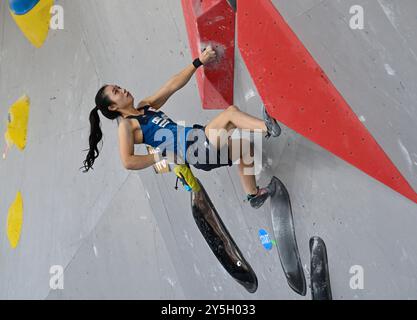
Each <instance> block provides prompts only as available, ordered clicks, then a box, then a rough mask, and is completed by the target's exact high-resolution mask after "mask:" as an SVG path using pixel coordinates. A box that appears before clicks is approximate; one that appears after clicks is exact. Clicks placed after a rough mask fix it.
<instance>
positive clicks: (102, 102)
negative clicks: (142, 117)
mask: <svg viewBox="0 0 417 320" xmlns="http://www.w3.org/2000/svg"><path fill="white" fill-rule="evenodd" d="M106 87H107V85H106V86H103V87H102V88H101V89H100V90H99V91H98V92H97V95H96V107H95V108H94V109H93V110H91V112H90V118H89V119H90V126H91V130H90V137H89V139H88V140H89V144H90V149H87V150H84V151H88V154H87V157H86V159H85V160H84V165H83V166H82V167H81V168H80V169H82V168H84V170H83V172H84V173H86V172H88V170H90V169H94V168H93V164H94V161H95V160H96V159H97V157H98V156H99V154H100V151H99V150H98V148H97V145H98V143H99V142H100V141H101V139H102V138H103V132H102V131H101V127H100V116H99V114H98V110H100V111H101V113H102V114H103V116H105V117H106V118H107V119H109V120H114V119H117V118H118V117H119V116H120V113H119V112H116V111H110V110H109V109H108V107H109V106H110V105H111V104H112V101H111V100H110V99H109V97H107V96H106V95H105V94H104V91H105V89H106Z"/></svg>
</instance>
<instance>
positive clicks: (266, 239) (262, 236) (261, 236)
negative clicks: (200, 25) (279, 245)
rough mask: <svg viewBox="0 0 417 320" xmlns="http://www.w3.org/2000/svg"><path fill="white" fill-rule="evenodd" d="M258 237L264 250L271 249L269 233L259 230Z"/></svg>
mask: <svg viewBox="0 0 417 320" xmlns="http://www.w3.org/2000/svg"><path fill="white" fill-rule="evenodd" d="M259 239H260V240H261V243H262V245H263V246H264V248H265V249H266V250H272V241H271V239H270V238H269V234H268V232H267V231H266V230H264V229H261V230H259Z"/></svg>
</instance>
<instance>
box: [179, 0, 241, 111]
mask: <svg viewBox="0 0 417 320" xmlns="http://www.w3.org/2000/svg"><path fill="white" fill-rule="evenodd" d="M182 7H183V11H184V17H185V22H186V26H187V32H188V38H189V43H190V47H191V53H192V56H193V59H195V58H197V57H198V56H199V55H200V53H201V51H202V49H204V48H205V47H207V46H208V45H211V46H212V47H213V49H215V51H216V52H217V56H218V61H215V62H213V63H210V64H209V65H207V66H204V67H202V68H200V69H199V70H198V71H197V74H196V76H197V83H198V88H199V91H200V97H201V101H202V105H203V108H204V109H226V108H227V107H228V106H230V105H232V104H233V88H234V63H235V12H234V11H233V9H232V7H231V6H230V5H229V4H228V2H227V1H226V0H182Z"/></svg>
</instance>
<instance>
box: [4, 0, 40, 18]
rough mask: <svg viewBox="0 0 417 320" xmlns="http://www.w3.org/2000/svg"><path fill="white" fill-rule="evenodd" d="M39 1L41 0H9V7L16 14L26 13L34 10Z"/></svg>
mask: <svg viewBox="0 0 417 320" xmlns="http://www.w3.org/2000/svg"><path fill="white" fill-rule="evenodd" d="M38 2H39V0H9V7H10V10H12V12H13V13H14V14H17V15H24V14H26V13H28V12H29V11H30V10H32V9H33V8H34V7H35V6H36V5H37V4H38Z"/></svg>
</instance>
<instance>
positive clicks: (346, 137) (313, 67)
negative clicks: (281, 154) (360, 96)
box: [237, 0, 417, 202]
mask: <svg viewBox="0 0 417 320" xmlns="http://www.w3.org/2000/svg"><path fill="white" fill-rule="evenodd" d="M237 11H238V13H237V16H238V45H239V49H240V52H241V54H242V57H243V59H244V61H245V63H246V65H247V67H248V70H249V72H250V74H251V76H252V78H253V81H254V83H255V85H256V87H257V89H258V92H259V94H260V96H261V98H262V99H263V102H264V103H265V106H266V108H267V110H268V112H269V113H270V114H271V115H273V116H274V117H275V118H276V119H278V120H279V121H281V122H282V123H284V124H285V125H287V126H288V127H290V128H292V129H293V130H295V131H297V132H298V133H300V134H301V135H303V136H304V137H306V138H308V139H310V140H311V141H313V142H315V143H317V144H319V145H320V146H322V147H323V148H325V149H327V150H328V151H330V152H332V153H334V154H335V155H336V156H338V157H340V158H342V159H344V160H345V161H347V162H348V163H350V164H352V165H354V166H356V167H357V168H359V169H360V170H362V171H364V172H365V173H367V174H368V175H370V176H372V177H374V178H375V179H377V180H379V181H380V182H382V183H384V184H385V185H387V186H388V187H390V188H392V189H394V190H395V191H397V192H399V193H401V194H402V195H404V196H405V197H407V198H409V199H411V200H412V201H414V202H417V194H416V193H415V191H414V190H413V189H412V187H411V186H410V184H409V183H408V182H407V181H406V179H405V178H404V177H403V176H402V175H401V173H400V172H399V170H398V169H397V168H396V167H395V165H394V164H393V163H392V161H391V160H390V159H389V158H388V156H387V155H386V153H385V152H384V151H383V150H382V148H381V147H380V146H379V145H378V143H377V142H376V140H375V139H374V138H373V137H372V135H371V134H370V133H369V131H368V130H367V129H366V127H365V126H364V125H363V123H362V122H361V121H360V120H359V119H358V117H357V116H356V114H355V113H354V112H353V111H352V109H351V108H350V107H349V105H348V104H347V102H346V101H345V99H344V98H343V97H342V96H341V94H340V93H339V92H338V91H337V89H336V88H335V86H334V85H333V84H332V82H331V81H330V80H329V79H328V77H327V76H326V75H325V73H324V72H323V70H322V69H321V68H320V66H319V65H318V64H317V62H316V61H315V60H314V58H313V57H312V56H311V55H310V53H309V52H308V51H307V49H306V48H305V47H304V45H303V44H302V43H301V41H300V40H299V39H298V38H297V36H296V35H295V34H294V32H293V31H292V30H291V28H290V27H289V26H288V24H287V23H286V22H285V20H284V19H283V18H282V16H281V15H280V13H279V12H278V11H277V9H276V8H275V6H274V5H273V4H272V3H271V1H270V0H256V1H253V0H239V1H238V6H237Z"/></svg>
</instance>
